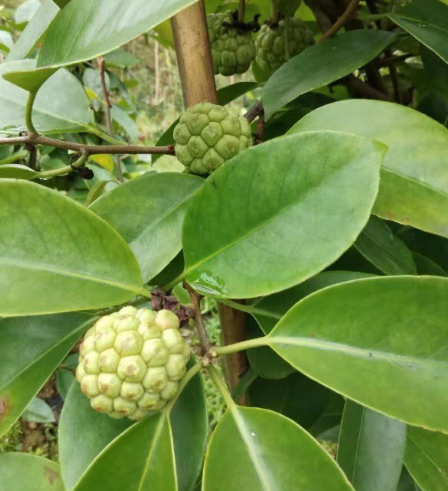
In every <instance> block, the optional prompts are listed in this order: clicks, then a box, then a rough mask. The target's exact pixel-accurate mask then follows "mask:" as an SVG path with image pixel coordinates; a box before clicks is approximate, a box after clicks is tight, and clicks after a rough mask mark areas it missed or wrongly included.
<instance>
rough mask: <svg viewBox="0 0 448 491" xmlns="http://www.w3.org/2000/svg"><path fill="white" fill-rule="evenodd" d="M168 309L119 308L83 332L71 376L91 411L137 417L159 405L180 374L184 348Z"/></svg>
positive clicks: (173, 389)
mask: <svg viewBox="0 0 448 491" xmlns="http://www.w3.org/2000/svg"><path fill="white" fill-rule="evenodd" d="M179 328H180V323H179V318H178V317H177V315H176V314H174V313H173V312H171V311H170V310H161V311H159V312H157V313H155V312H153V311H151V310H148V309H140V310H137V309H136V308H135V307H123V308H122V309H121V310H120V311H119V312H116V313H114V314H111V315H106V316H104V317H101V319H99V320H98V321H97V322H96V324H95V325H94V326H93V327H92V328H91V329H89V330H88V331H87V333H86V335H85V337H84V340H83V342H82V344H81V348H80V351H79V364H78V368H77V369H76V379H77V380H78V382H79V383H80V384H81V390H82V392H83V393H84V394H85V395H86V396H87V397H88V398H89V399H90V403H91V406H92V407H93V409H95V410H96V411H99V412H101V413H106V414H108V415H109V416H111V417H112V418H124V417H128V418H129V419H132V420H138V419H141V418H143V417H144V416H146V415H147V414H148V413H149V412H152V411H157V410H159V409H162V408H163V407H164V406H165V404H166V403H167V402H168V401H169V400H170V399H172V398H173V396H174V395H175V394H176V392H177V389H178V385H179V380H181V379H182V377H183V376H184V375H185V372H186V364H187V362H188V360H189V359H190V347H189V346H188V343H187V342H186V341H185V340H184V339H183V337H182V336H181V334H180V331H179Z"/></svg>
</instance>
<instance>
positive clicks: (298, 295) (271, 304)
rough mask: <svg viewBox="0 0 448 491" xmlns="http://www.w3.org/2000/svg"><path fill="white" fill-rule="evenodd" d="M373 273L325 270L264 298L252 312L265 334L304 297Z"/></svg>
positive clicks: (254, 306)
mask: <svg viewBox="0 0 448 491" xmlns="http://www.w3.org/2000/svg"><path fill="white" fill-rule="evenodd" d="M370 276H371V275H369V274H366V273H358V272H354V271H324V272H323V273H320V274H318V275H317V276H314V277H313V278H310V279H309V280H307V281H305V282H303V283H301V284H300V285H297V286H295V287H293V288H290V289H289V290H284V291H282V292H279V293H275V294H274V295H269V296H268V297H264V298H262V299H261V300H260V301H259V302H257V303H256V304H254V305H253V306H252V307H251V314H252V315H253V316H254V317H255V319H256V320H257V322H258V324H259V325H260V327H261V329H263V332H264V333H265V334H269V333H270V332H271V331H272V329H273V328H274V327H275V325H276V324H277V322H278V321H279V320H280V319H281V318H282V317H283V316H284V315H285V314H286V312H288V310H289V309H290V308H291V307H293V306H294V305H295V304H296V303H297V302H298V301H299V300H302V298H305V297H307V296H308V295H311V294H312V293H314V292H316V291H318V290H322V288H326V287H327V286H330V285H335V284H337V283H344V282H345V281H352V280H359V279H362V278H369V277H370Z"/></svg>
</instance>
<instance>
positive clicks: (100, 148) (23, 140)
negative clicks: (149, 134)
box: [0, 135, 175, 155]
mask: <svg viewBox="0 0 448 491" xmlns="http://www.w3.org/2000/svg"><path fill="white" fill-rule="evenodd" d="M21 144H23V145H27V144H31V145H47V146H49V147H55V148H60V149H62V150H72V151H73V152H78V153H88V154H89V155H101V154H109V155H117V154H118V155H120V154H123V155H139V154H154V155H175V152H174V147H173V145H168V146H166V147H143V146H139V145H85V144H84V143H75V142H68V141H64V140H56V139H54V138H48V137H46V136H42V135H27V136H15V137H11V138H0V145H21Z"/></svg>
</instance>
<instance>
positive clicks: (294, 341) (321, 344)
mask: <svg viewBox="0 0 448 491" xmlns="http://www.w3.org/2000/svg"><path fill="white" fill-rule="evenodd" d="M266 344H267V345H268V346H271V345H274V346H271V348H273V349H276V348H275V345H276V344H283V345H286V346H301V347H308V348H312V349H321V350H325V351H338V352H341V353H346V354H347V355H351V356H358V357H362V358H366V359H369V360H370V359H373V360H374V361H375V360H378V359H380V360H382V361H388V362H390V361H395V362H398V363H400V364H404V363H413V364H415V365H425V366H432V367H434V368H437V369H439V370H440V369H443V370H446V369H447V366H448V364H447V363H445V362H442V361H434V360H429V359H426V360H425V359H420V358H415V357H413V356H407V355H406V356H405V355H398V354H395V353H387V352H384V351H377V350H374V349H368V348H357V347H354V346H349V345H346V344H339V343H335V342H332V341H324V340H316V339H309V338H298V337H288V336H276V335H275V334H274V335H268V336H267V337H266ZM370 355H372V356H370ZM375 357H376V358H375Z"/></svg>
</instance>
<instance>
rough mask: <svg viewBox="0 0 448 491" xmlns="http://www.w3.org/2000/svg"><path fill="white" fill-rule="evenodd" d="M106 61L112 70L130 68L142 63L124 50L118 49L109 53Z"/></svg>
mask: <svg viewBox="0 0 448 491" xmlns="http://www.w3.org/2000/svg"><path fill="white" fill-rule="evenodd" d="M104 59H105V60H106V65H107V66H108V67H110V68H129V67H131V66H134V65H137V64H138V63H140V60H139V59H138V58H136V57H135V56H133V55H132V54H131V53H129V52H128V51H125V50H124V49H117V50H115V51H112V52H111V53H108V54H107V55H106V56H105V57H104Z"/></svg>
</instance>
